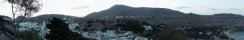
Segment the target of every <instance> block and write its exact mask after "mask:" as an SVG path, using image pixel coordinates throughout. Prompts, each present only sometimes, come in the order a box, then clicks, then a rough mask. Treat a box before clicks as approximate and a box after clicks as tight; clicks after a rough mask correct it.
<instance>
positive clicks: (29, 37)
mask: <svg viewBox="0 0 244 40" xmlns="http://www.w3.org/2000/svg"><path fill="white" fill-rule="evenodd" d="M19 34H20V37H21V39H22V40H44V38H41V37H40V36H39V32H38V30H35V29H32V30H30V31H23V32H20V33H19Z"/></svg>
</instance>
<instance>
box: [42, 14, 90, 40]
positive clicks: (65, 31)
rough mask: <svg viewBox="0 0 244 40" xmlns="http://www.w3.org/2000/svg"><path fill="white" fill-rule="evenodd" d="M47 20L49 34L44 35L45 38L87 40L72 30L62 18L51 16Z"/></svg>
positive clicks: (52, 39) (51, 39)
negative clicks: (50, 18)
mask: <svg viewBox="0 0 244 40" xmlns="http://www.w3.org/2000/svg"><path fill="white" fill-rule="evenodd" d="M49 22H50V24H47V26H46V27H47V28H48V29H50V31H49V34H46V36H45V38H46V39H47V40H87V39H86V38H84V37H82V36H81V35H80V34H78V33H75V32H72V31H71V30H70V29H69V28H68V24H66V23H65V21H64V20H61V19H58V18H53V19H52V20H49Z"/></svg>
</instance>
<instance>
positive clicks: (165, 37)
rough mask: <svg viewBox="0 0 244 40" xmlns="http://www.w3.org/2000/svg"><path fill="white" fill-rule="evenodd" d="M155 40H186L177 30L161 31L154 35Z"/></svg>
mask: <svg viewBox="0 0 244 40" xmlns="http://www.w3.org/2000/svg"><path fill="white" fill-rule="evenodd" d="M152 39H153V40H186V36H185V34H184V33H183V32H182V31H180V30H176V29H164V30H159V31H157V32H155V33H153V35H152Z"/></svg>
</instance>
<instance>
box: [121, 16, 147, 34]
mask: <svg viewBox="0 0 244 40" xmlns="http://www.w3.org/2000/svg"><path fill="white" fill-rule="evenodd" d="M141 24H142V23H141V22H140V21H138V20H135V19H118V20H117V24H116V26H118V27H120V29H121V30H124V31H133V32H135V33H140V32H143V31H144V30H145V29H144V27H142V25H141Z"/></svg>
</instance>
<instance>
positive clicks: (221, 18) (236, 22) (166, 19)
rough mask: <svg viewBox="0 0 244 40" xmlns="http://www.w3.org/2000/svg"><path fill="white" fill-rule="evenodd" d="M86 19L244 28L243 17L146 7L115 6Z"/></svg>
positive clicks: (92, 14) (229, 14) (90, 15)
mask: <svg viewBox="0 0 244 40" xmlns="http://www.w3.org/2000/svg"><path fill="white" fill-rule="evenodd" d="M86 18H101V19H113V18H135V19H139V20H142V21H147V22H149V23H150V24H153V25H158V24H162V23H164V24H168V25H172V26H174V25H177V26H189V25H190V26H193V25H229V26H244V25H242V24H243V23H244V21H241V20H244V16H241V15H236V14H231V13H220V14H214V15H198V14H194V13H182V12H179V11H176V10H171V9H166V8H146V7H129V6H125V5H115V6H113V7H111V8H109V9H107V10H103V11H100V12H95V13H91V14H89V15H87V16H86Z"/></svg>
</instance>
